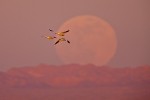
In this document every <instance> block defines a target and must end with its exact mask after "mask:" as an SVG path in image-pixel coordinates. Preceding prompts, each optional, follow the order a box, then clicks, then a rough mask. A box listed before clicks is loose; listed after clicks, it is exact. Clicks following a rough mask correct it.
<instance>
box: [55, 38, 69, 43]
mask: <svg viewBox="0 0 150 100" xmlns="http://www.w3.org/2000/svg"><path fill="white" fill-rule="evenodd" d="M63 41H66V42H67V43H70V41H68V40H66V39H65V38H60V39H58V41H56V43H55V44H54V45H56V44H57V43H59V42H63Z"/></svg>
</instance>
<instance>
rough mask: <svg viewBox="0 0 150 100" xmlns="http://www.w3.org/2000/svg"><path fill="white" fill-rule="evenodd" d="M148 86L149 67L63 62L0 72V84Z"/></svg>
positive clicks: (15, 85)
mask: <svg viewBox="0 0 150 100" xmlns="http://www.w3.org/2000/svg"><path fill="white" fill-rule="evenodd" d="M125 85H132V86H148V87H149V88H150V66H148V65H147V66H139V67H135V68H131V67H126V68H112V67H108V66H102V67H98V66H94V65H91V64H89V65H78V64H70V65H62V66H51V65H44V64H40V65H38V66H31V67H21V68H12V69H10V70H8V71H6V72H0V87H52V88H56V87H101V86H125Z"/></svg>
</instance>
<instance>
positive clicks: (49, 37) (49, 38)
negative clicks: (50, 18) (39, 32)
mask: <svg viewBox="0 0 150 100" xmlns="http://www.w3.org/2000/svg"><path fill="white" fill-rule="evenodd" d="M42 37H44V38H47V39H48V40H52V39H54V38H56V37H55V36H54V37H52V36H42Z"/></svg>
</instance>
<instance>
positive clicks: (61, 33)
mask: <svg viewBox="0 0 150 100" xmlns="http://www.w3.org/2000/svg"><path fill="white" fill-rule="evenodd" d="M69 31H70V30H67V31H64V32H57V33H55V34H57V35H59V36H65V33H68V32H69Z"/></svg>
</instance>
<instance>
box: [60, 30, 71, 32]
mask: <svg viewBox="0 0 150 100" xmlns="http://www.w3.org/2000/svg"><path fill="white" fill-rule="evenodd" d="M69 31H70V30H67V31H64V32H62V33H67V32H69Z"/></svg>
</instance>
